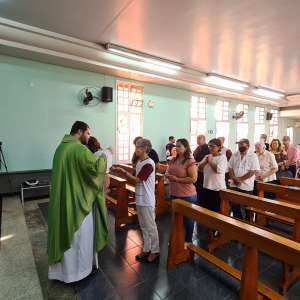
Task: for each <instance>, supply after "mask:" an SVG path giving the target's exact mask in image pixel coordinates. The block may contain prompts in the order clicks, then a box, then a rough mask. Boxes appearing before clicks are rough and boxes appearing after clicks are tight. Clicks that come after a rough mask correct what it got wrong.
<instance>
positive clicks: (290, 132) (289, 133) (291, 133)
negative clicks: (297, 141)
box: [286, 127, 294, 143]
mask: <svg viewBox="0 0 300 300" xmlns="http://www.w3.org/2000/svg"><path fill="white" fill-rule="evenodd" d="M286 135H287V136H289V137H290V139H291V143H293V141H294V128H293V127H288V128H287V129H286Z"/></svg>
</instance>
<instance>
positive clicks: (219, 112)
mask: <svg viewBox="0 0 300 300" xmlns="http://www.w3.org/2000/svg"><path fill="white" fill-rule="evenodd" d="M215 118H216V137H219V136H223V137H224V138H225V142H224V146H225V147H228V138H229V122H228V121H229V102H228V101H220V100H219V101H217V103H216V107H215Z"/></svg>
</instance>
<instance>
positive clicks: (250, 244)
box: [167, 199, 300, 300]
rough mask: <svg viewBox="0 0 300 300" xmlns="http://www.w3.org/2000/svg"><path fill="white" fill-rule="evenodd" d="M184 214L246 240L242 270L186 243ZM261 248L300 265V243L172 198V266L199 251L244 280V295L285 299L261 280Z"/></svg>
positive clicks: (214, 228) (170, 246) (170, 264)
mask: <svg viewBox="0 0 300 300" xmlns="http://www.w3.org/2000/svg"><path fill="white" fill-rule="evenodd" d="M291 211H292V210H289V213H290V214H293V213H292V212H291ZM184 217H188V218H191V219H193V220H195V221H196V222H197V223H199V224H201V225H203V226H205V227H208V228H210V229H213V230H218V231H219V232H220V233H221V234H222V235H225V236H226V238H227V239H228V240H236V241H239V242H240V243H242V244H244V245H245V249H246V251H245V259H244V265H243V270H242V272H240V271H239V270H237V269H235V268H233V267H232V266H229V265H228V264H226V263H225V262H224V261H222V260H220V259H219V258H217V257H215V256H214V255H212V254H211V253H209V252H207V251H205V250H204V249H202V248H199V247H197V246H196V245H192V244H189V245H188V246H187V247H185V243H184V225H183V219H184ZM258 251H261V252H264V253H266V254H268V255H270V256H273V257H274V258H277V259H279V260H281V261H284V262H285V263H287V264H291V265H295V266H297V267H300V244H299V243H297V242H295V241H292V240H289V239H286V238H284V237H282V236H280V235H277V234H274V233H271V232H269V231H266V230H264V229H261V228H258V227H255V226H253V225H251V224H246V223H244V222H242V221H239V220H235V219H233V218H231V217H229V216H226V215H222V214H220V213H216V212H212V211H210V210H207V209H205V208H202V207H200V206H197V205H194V204H191V203H188V202H186V201H183V200H179V199H177V200H174V201H173V202H172V225H171V237H170V243H169V252H168V261H167V267H168V269H169V270H170V269H172V268H173V267H175V266H176V265H177V264H179V263H182V262H186V261H191V260H193V256H194V254H197V255H199V256H201V257H203V258H204V259H206V260H207V261H209V262H210V263H212V264H214V265H215V266H217V267H219V268H221V269H222V270H223V271H225V272H226V273H228V274H230V275H231V276H233V277H234V278H236V279H239V280H241V288H240V299H243V300H244V299H283V297H282V296H281V295H280V294H278V293H277V292H275V291H273V290H272V289H270V288H268V287H267V286H265V285H264V284H262V283H260V282H258Z"/></svg>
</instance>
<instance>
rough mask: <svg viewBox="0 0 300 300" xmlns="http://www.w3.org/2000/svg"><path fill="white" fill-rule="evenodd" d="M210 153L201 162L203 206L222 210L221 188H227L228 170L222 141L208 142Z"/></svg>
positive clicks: (213, 140)
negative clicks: (226, 176)
mask: <svg viewBox="0 0 300 300" xmlns="http://www.w3.org/2000/svg"><path fill="white" fill-rule="evenodd" d="M208 148H209V152H210V154H208V155H206V156H205V157H204V158H203V160H202V161H201V162H200V163H199V168H201V169H203V175H204V181H203V197H201V198H203V204H202V205H203V207H205V208H207V209H210V210H212V211H216V212H218V211H219V210H220V205H221V199H220V193H219V191H220V190H223V189H226V183H225V173H226V170H227V158H226V156H225V155H223V154H221V142H220V140H219V139H212V140H210V141H209V143H208Z"/></svg>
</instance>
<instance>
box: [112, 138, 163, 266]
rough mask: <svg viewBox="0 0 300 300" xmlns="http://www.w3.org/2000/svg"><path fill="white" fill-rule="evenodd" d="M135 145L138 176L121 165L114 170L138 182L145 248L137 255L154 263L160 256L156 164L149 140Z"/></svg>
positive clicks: (140, 141)
mask: <svg viewBox="0 0 300 300" xmlns="http://www.w3.org/2000/svg"><path fill="white" fill-rule="evenodd" d="M135 145H136V150H135V154H136V157H137V164H136V176H133V175H132V174H130V173H129V172H127V171H126V170H125V169H123V168H121V167H113V170H114V171H119V172H121V173H123V174H124V175H125V176H126V177H127V178H128V179H130V180H131V181H134V182H135V184H136V185H135V202H136V209H137V215H138V220H139V225H140V228H141V231H142V235H143V250H142V252H141V253H140V254H138V255H137V256H136V260H146V261H147V262H149V263H152V262H154V261H156V260H157V259H158V258H159V237H158V231H157V226H156V222H155V164H154V161H153V160H152V159H151V158H150V157H149V156H148V153H149V152H150V150H151V142H150V141H149V140H147V139H144V138H141V139H139V140H138V141H137V142H136V144H135Z"/></svg>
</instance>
